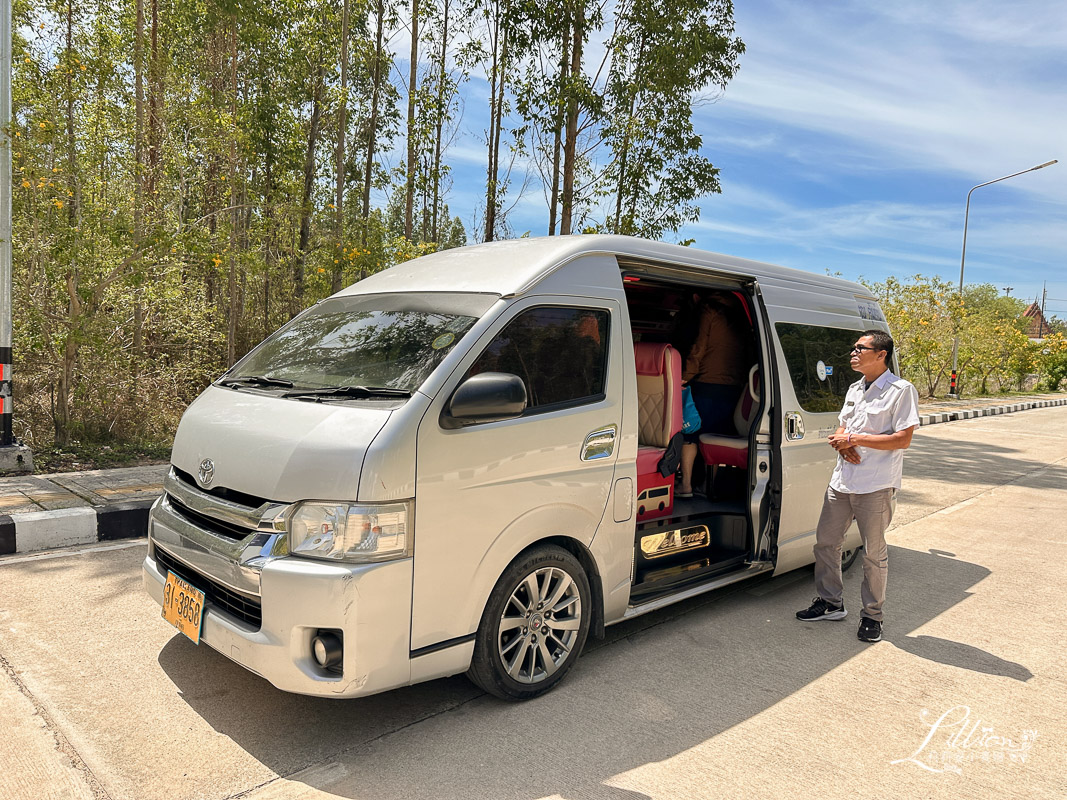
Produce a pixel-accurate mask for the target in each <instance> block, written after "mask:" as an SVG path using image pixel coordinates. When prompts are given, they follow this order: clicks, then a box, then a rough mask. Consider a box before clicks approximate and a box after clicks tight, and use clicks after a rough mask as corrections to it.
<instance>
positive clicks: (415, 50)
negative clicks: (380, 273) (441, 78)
mask: <svg viewBox="0 0 1067 800" xmlns="http://www.w3.org/2000/svg"><path fill="white" fill-rule="evenodd" d="M410 60H411V66H410V68H409V70H408V159H407V162H408V163H407V182H406V185H405V188H404V238H406V239H408V240H409V241H410V240H411V238H412V222H413V219H412V217H413V212H414V208H415V99H416V98H415V93H416V91H417V90H418V66H419V0H411V57H410Z"/></svg>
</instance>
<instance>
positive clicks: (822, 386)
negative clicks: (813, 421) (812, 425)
mask: <svg viewBox="0 0 1067 800" xmlns="http://www.w3.org/2000/svg"><path fill="white" fill-rule="evenodd" d="M774 327H775V330H776V331H777V332H778V340H779V341H780V342H781V344H782V352H783V353H784V354H785V362H786V366H787V367H788V368H789V377H790V378H791V379H792V381H793V392H794V393H795V394H796V397H797V402H799V403H800V407H801V408H802V409H804V410H805V411H808V412H812V413H822V412H830V411H833V412H834V413H836V412H838V411H840V410H841V404H842V403H844V402H845V394H846V393H847V392H848V387H849V386H851V385H852V384H853V383H855V382H856V381H857V380H858V379H859V377H860V375H859V373H858V372H853V371H852V367H851V366H849V355H850V351H851V350H852V345H853V344H854V343H855V341H856V336H857V335H858V334H859V331H854V330H847V329H844V328H824V327H821V326H818V325H798V324H795V323H791V322H779V323H777V324H776V325H775V326H774Z"/></svg>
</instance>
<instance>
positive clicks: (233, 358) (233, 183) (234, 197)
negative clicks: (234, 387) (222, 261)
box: [226, 16, 240, 368]
mask: <svg viewBox="0 0 1067 800" xmlns="http://www.w3.org/2000/svg"><path fill="white" fill-rule="evenodd" d="M231 24H232V26H233V27H232V28H231V30H230V89H231V90H232V92H233V96H232V102H231V105H230V114H231V119H232V123H231V124H233V125H234V126H236V124H237V17H236V16H234V18H233V22H232V23H231ZM238 205H240V202H239V198H238V194H237V131H236V130H234V131H232V132H231V133H230V206H231V207H232V209H233V211H232V214H233V218H232V219H231V221H230V247H229V251H230V253H229V255H230V257H229V259H228V261H229V264H228V267H229V276H228V277H229V280H228V282H227V283H228V287H227V288H228V293H229V300H230V303H229V312H228V314H227V322H228V323H229V324H228V325H227V328H226V366H227V368H229V367H232V366H233V365H234V364H236V363H237V317H238V315H239V314H240V302H239V298H238V296H237V229H238V225H239V224H240V210H239V209H238V208H237V206H238Z"/></svg>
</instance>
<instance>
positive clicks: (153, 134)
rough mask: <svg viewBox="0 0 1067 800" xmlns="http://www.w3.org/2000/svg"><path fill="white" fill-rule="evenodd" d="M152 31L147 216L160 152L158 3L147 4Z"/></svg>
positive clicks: (155, 201)
mask: <svg viewBox="0 0 1067 800" xmlns="http://www.w3.org/2000/svg"><path fill="white" fill-rule="evenodd" d="M151 3H152V5H151V10H152V29H151V41H150V42H149V47H150V52H149V59H148V169H147V174H146V176H145V202H146V211H147V213H148V216H150V217H151V218H152V219H153V220H155V219H156V217H157V213H158V205H159V197H158V194H159V192H158V189H157V183H158V180H159V164H160V149H161V147H162V139H163V58H162V55H161V53H160V51H159V0H151Z"/></svg>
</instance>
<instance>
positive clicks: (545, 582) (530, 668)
mask: <svg viewBox="0 0 1067 800" xmlns="http://www.w3.org/2000/svg"><path fill="white" fill-rule="evenodd" d="M590 597H591V594H590V591H589V579H588V578H587V577H586V574H585V570H583V569H582V565H581V564H579V563H578V560H577V559H576V558H575V557H574V556H573V555H571V554H570V553H568V552H567V551H566V550H564V549H563V548H561V547H554V546H544V547H538V548H536V549H534V550H530V551H528V552H527V553H524V554H522V555H520V556H519V558H517V559H516V560H515V561H513V562H512V563H511V565H510V566H509V567H508V568H507V569H506V570H504V574H503V575H501V576H500V580H499V581H497V584H496V586H495V587H494V588H493V592H492V594H490V595H489V602H488V603H486V606H485V611H484V612H483V613H482V620H481V624H480V625H479V626H478V634H477V637H476V638H475V644H474V658H473V660H472V661H471V667H470V670H469V671H468V672H467V676H468V677H469V678H470V679H471V680H472V681H473V682H474V683H475V684H477V685H478V686H479V687H481V688H482V689H484V690H485V691H487V692H488V693H489V694H492V695H495V696H496V697H499V698H501V699H503V700H528V699H530V698H532V697H537V696H538V695H541V694H544V693H545V692H547V691H548V690H549V689H551V688H552V687H553V686H555V685H556V684H557V683H559V682H560V681H561V680H563V676H564V675H566V674H567V672H568V671H569V670H570V669H571V667H573V666H574V662H575V661H577V660H578V654H579V653H581V651H582V647H583V646H584V645H585V640H586V637H587V636H588V635H589V620H590V616H591V614H592V606H591V604H590Z"/></svg>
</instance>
